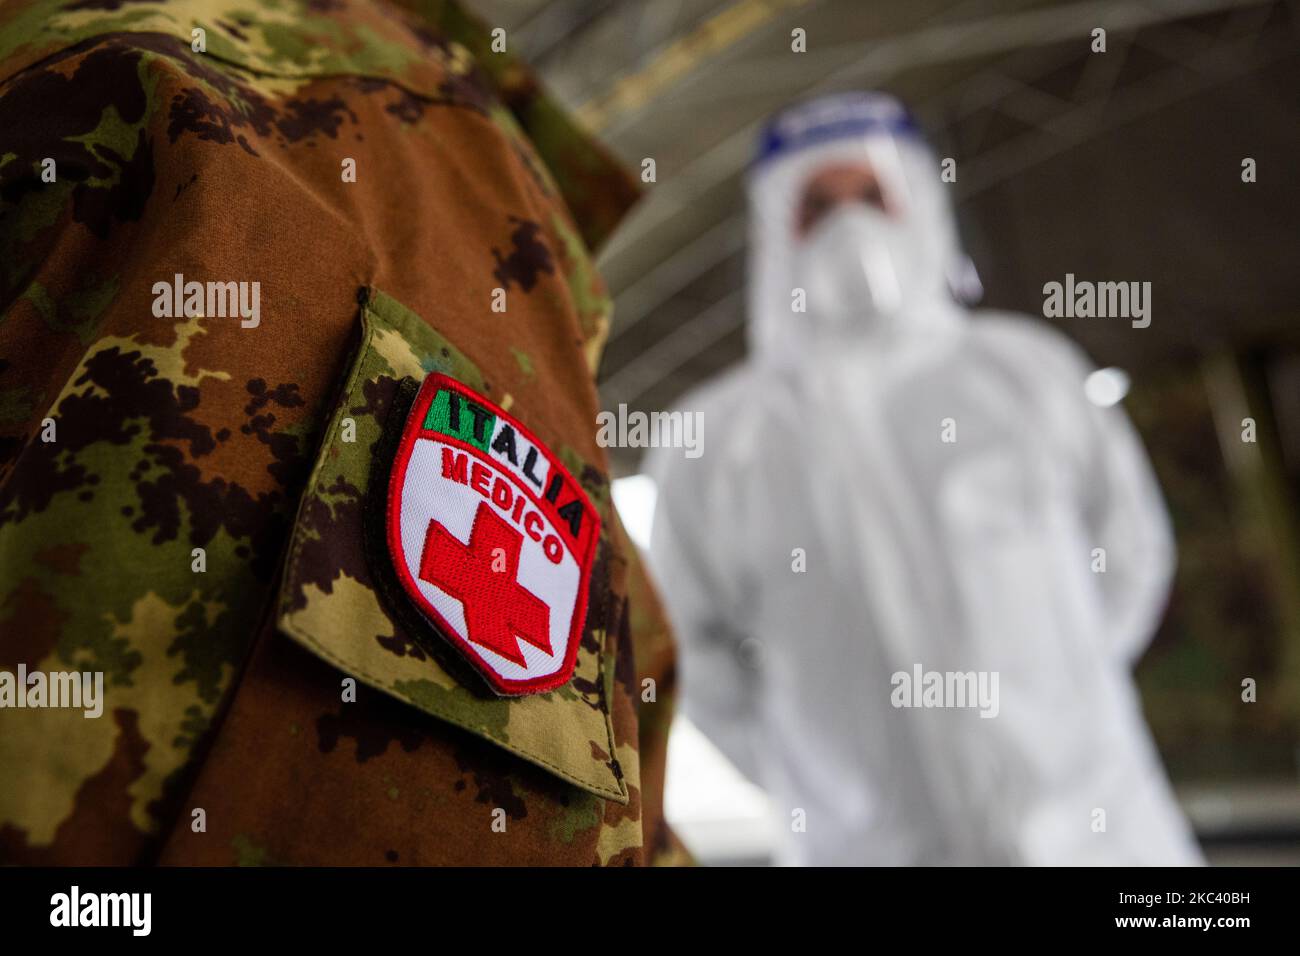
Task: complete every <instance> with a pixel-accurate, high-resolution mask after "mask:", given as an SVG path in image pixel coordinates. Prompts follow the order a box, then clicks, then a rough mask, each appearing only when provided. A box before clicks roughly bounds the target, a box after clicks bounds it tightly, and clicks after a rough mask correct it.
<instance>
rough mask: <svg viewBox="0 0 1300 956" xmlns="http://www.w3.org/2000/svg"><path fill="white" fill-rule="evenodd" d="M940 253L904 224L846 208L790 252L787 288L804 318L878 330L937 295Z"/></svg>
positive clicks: (856, 207) (870, 210)
mask: <svg viewBox="0 0 1300 956" xmlns="http://www.w3.org/2000/svg"><path fill="white" fill-rule="evenodd" d="M939 252H940V250H939V249H938V248H937V244H936V243H934V242H927V241H926V237H924V236H922V235H920V234H919V231H918V230H917V229H916V228H915V227H914V226H913V225H912V224H911V223H909V222H907V221H905V220H904V221H900V220H898V219H896V218H893V217H891V216H888V215H886V214H885V213H883V212H881V211H879V210H877V209H875V208H873V207H870V206H867V205H865V204H860V203H852V204H847V205H843V206H841V207H840V208H838V209H836V210H835V211H833V212H832V213H830V214H829V215H828V216H826V217H825V218H824V219H823V220H822V221H821V222H819V223H818V224H817V225H816V226H815V227H814V228H813V230H812V232H811V233H809V234H808V236H807V237H805V239H804V241H803V242H802V243H800V244H799V246H798V247H797V249H796V251H795V257H794V262H793V268H794V279H795V283H794V284H795V285H796V286H799V287H802V288H803V289H804V291H805V292H806V293H807V297H808V312H809V314H810V315H812V316H814V317H816V318H817V319H818V320H819V321H821V322H823V323H830V324H832V325H834V326H836V327H845V328H848V327H849V326H851V325H855V324H856V325H862V324H866V325H876V326H879V325H881V324H883V323H882V322H881V320H888V319H895V318H901V317H902V314H903V313H905V312H906V311H907V309H908V307H909V306H914V305H918V304H920V303H923V302H924V301H926V300H928V299H933V298H934V297H935V296H936V295H941V294H942V289H943V286H944V276H943V269H942V264H941V262H940V261H939V259H940V256H939ZM873 320H874V321H873Z"/></svg>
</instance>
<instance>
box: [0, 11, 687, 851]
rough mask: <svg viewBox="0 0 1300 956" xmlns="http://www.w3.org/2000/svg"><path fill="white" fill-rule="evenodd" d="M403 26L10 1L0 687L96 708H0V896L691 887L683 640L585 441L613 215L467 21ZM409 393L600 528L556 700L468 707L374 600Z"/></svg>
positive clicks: (1, 293)
mask: <svg viewBox="0 0 1300 956" xmlns="http://www.w3.org/2000/svg"><path fill="white" fill-rule="evenodd" d="M411 6H412V9H410V10H402V9H399V8H398V7H396V6H390V5H386V4H383V3H379V2H367V0H312V2H305V3H299V2H287V0H272V2H260V3H257V4H240V3H237V2H233V0H189V2H182V0H176V2H161V3H160V2H131V0H62V2H11V3H7V4H5V5H4V6H3V7H0V670H4V671H8V672H9V673H11V674H16V673H17V672H18V668H19V667H20V666H22V667H25V668H26V669H27V671H29V672H31V671H44V672H55V671H72V670H76V671H101V672H103V673H104V675H105V680H106V686H105V698H106V699H105V703H104V710H103V716H102V717H100V718H98V719H88V718H86V717H84V716H83V714H82V712H81V711H79V710H73V709H55V708H44V709H12V708H0V862H2V863H37V862H39V863H78V864H102V863H106V864H124V863H137V862H150V861H162V862H167V863H205V864H232V863H241V864H243V863H253V864H256V863H289V864H296V863H320V864H375V863H380V864H382V863H385V862H396V863H409V864H441V863H463V864H479V863H564V864H581V865H588V864H632V863H641V862H662V861H671V860H677V859H680V858H681V853H680V849H679V846H678V844H677V843H676V842H675V841H674V840H673V838H672V836H671V834H670V833H669V831H668V830H667V828H666V827H665V826H664V825H663V821H662V812H661V802H662V801H661V790H662V783H663V766H664V761H663V755H664V750H665V746H666V738H667V728H668V725H669V722H670V719H671V713H672V697H673V654H672V643H671V637H670V635H669V634H668V631H667V628H666V626H665V624H664V621H663V615H662V613H661V612H660V611H659V609H658V604H657V601H656V600H655V598H654V595H653V591H652V589H651V586H650V584H649V582H648V581H646V580H645V576H644V573H643V572H642V570H641V568H640V565H639V563H638V562H637V561H636V557H635V553H634V549H633V548H632V546H631V545H630V544H629V543H628V541H627V540H626V538H625V536H624V535H623V532H622V530H621V528H620V526H619V524H618V521H617V518H616V516H615V515H614V514H613V509H612V505H611V503H610V498H609V493H608V474H607V464H606V461H605V457H604V453H603V450H602V449H601V448H600V447H599V446H598V445H597V444H596V441H595V424H594V422H595V412H596V394H595V388H594V385H593V383H592V370H593V368H594V366H595V363H596V362H597V361H598V360H599V354H600V348H601V345H602V343H603V338H604V333H605V330H606V328H607V326H608V312H609V301H608V297H607V296H606V294H605V291H604V288H603V285H602V283H601V280H600V278H599V276H598V275H597V273H596V271H595V269H594V267H593V265H592V262H591V258H590V250H591V249H592V248H593V247H594V246H595V244H596V243H598V242H599V241H600V240H601V238H603V236H604V235H605V234H607V233H608V231H609V230H610V229H611V228H612V227H613V225H614V223H615V222H616V221H617V220H618V218H619V216H620V215H621V213H622V211H623V210H624V209H625V208H626V206H627V205H628V204H629V203H630V201H631V200H632V199H633V197H634V195H635V187H634V186H633V185H632V183H631V180H630V179H629V178H628V177H627V176H626V175H625V174H624V173H623V172H622V171H621V170H620V169H619V168H618V167H617V166H615V165H614V164H613V163H612V162H611V161H610V160H609V158H608V157H607V156H606V155H605V154H604V153H603V152H601V150H600V149H599V148H598V147H597V146H595V145H594V144H592V143H591V142H589V141H587V140H586V139H585V138H584V137H582V136H581V135H580V133H579V131H578V130H577V129H576V128H575V127H574V126H572V125H571V124H570V123H569V121H568V120H567V119H565V118H564V116H563V113H562V112H561V111H559V110H558V109H557V108H556V107H555V106H554V105H553V104H551V103H550V102H549V101H548V100H547V99H546V98H545V96H544V95H543V94H542V93H541V91H540V90H539V88H538V87H537V85H536V83H535V81H534V80H533V79H532V78H531V76H530V75H529V74H528V73H527V71H526V69H525V68H524V67H523V66H522V65H521V64H520V63H519V62H518V61H516V60H514V59H513V58H511V57H510V56H509V55H508V54H494V53H492V52H491V50H490V47H489V46H488V42H487V40H486V31H485V29H484V27H483V26H482V25H480V24H478V23H476V22H475V21H474V20H473V19H472V18H470V17H468V16H467V15H466V14H465V13H463V12H462V11H461V10H460V9H459V8H457V7H455V6H453V5H450V4H442V3H424V4H413V5H411ZM196 29H201V30H202V31H203V33H202V34H195V33H194V32H193V31H195V30H196ZM196 36H198V37H201V38H202V39H203V41H204V44H205V49H204V51H203V52H196V50H195V49H194V45H197V41H196ZM51 161H52V162H51ZM349 164H353V168H355V181H349V177H348V176H347V175H346V173H347V170H348V168H349ZM176 276H183V277H184V280H186V281H191V280H192V281H197V282H201V283H241V282H243V283H248V284H250V285H251V283H252V282H257V283H259V286H258V288H259V289H260V294H259V295H260V298H259V301H260V313H259V316H258V319H257V321H256V322H251V321H242V320H241V318H240V317H238V316H234V315H230V314H221V313H220V312H216V313H215V314H214V312H213V310H212V309H197V310H195V309H184V310H177V311H176V312H174V313H172V316H170V317H169V316H167V315H165V314H162V315H160V314H159V294H158V293H157V292H156V291H155V286H156V285H157V284H159V283H163V284H170V283H172V282H173V279H174V277H176ZM177 281H180V280H177ZM496 289H504V290H505V295H506V309H505V311H504V312H500V311H495V312H494V311H493V310H492V308H491V304H492V302H493V294H494V290H496ZM209 302H210V300H209ZM164 311H165V310H164ZM435 370H436V371H441V372H444V373H446V374H449V375H452V376H453V377H456V378H458V379H460V380H461V381H464V382H466V383H467V384H469V385H471V386H472V387H473V388H475V389H476V390H478V391H480V392H482V394H484V395H487V396H490V397H491V398H492V399H493V400H494V401H496V402H497V403H499V404H500V405H501V406H502V407H503V408H507V409H509V410H510V411H511V414H512V415H516V416H518V417H519V418H520V420H521V421H523V422H525V423H527V425H528V426H529V428H531V429H532V430H533V431H534V432H535V433H536V434H537V435H538V436H539V437H540V438H541V439H542V440H543V441H545V442H546V443H547V444H548V445H549V447H550V448H552V449H553V450H555V451H556V452H557V453H558V454H560V455H561V457H562V458H563V460H564V461H565V462H566V463H567V464H568V466H569V467H570V468H571V470H572V473H573V474H574V475H576V476H579V478H580V480H581V482H582V483H583V485H584V487H585V488H586V490H587V492H588V494H589V495H590V497H591V499H592V500H593V502H595V503H596V505H597V508H598V510H599V511H600V513H601V518H602V522H601V537H600V541H599V543H598V547H597V557H596V564H595V568H594V570H593V572H592V580H591V599H590V602H589V608H588V614H587V619H586V624H585V629H584V632H583V639H582V643H581V650H580V654H579V659H578V665H577V672H576V675H575V677H574V679H573V680H572V681H571V682H570V683H569V684H567V685H566V686H564V687H562V688H560V689H559V690H557V691H553V692H550V693H547V694H541V695H536V696H533V697H527V698H510V699H506V698H499V697H495V696H494V695H492V694H491V693H490V692H489V691H487V690H485V688H484V687H483V686H482V685H481V684H476V683H475V681H474V680H473V677H472V675H467V674H466V673H465V672H464V671H463V669H461V668H459V667H458V666H457V664H456V661H455V660H454V659H451V657H446V658H444V656H443V655H439V654H436V653H432V652H430V651H428V650H427V648H428V647H429V644H428V643H427V642H426V641H420V640H417V639H416V638H417V637H419V636H421V635H417V634H415V633H413V631H415V630H418V629H419V628H420V627H421V623H420V622H419V621H418V620H416V621H413V620H412V619H411V617H410V616H409V614H408V613H406V612H404V611H403V610H402V608H401V607H400V606H399V605H400V602H398V601H397V600H396V599H395V598H394V596H393V595H392V594H391V593H388V592H387V591H385V589H384V588H383V586H382V582H381V581H379V580H377V578H376V573H375V570H374V569H375V567H376V563H375V562H376V557H375V554H374V552H373V550H372V549H370V547H369V545H368V538H367V531H366V528H367V522H366V518H365V512H366V509H367V508H369V507H372V506H373V504H374V501H375V498H376V496H377V495H382V493H383V488H382V482H379V483H378V484H376V475H377V474H379V473H380V472H381V471H382V468H383V467H384V465H385V462H384V459H383V456H384V454H385V452H386V451H387V449H388V444H387V443H388V441H389V436H390V435H391V432H392V427H393V425H392V421H393V417H394V416H396V417H398V418H400V412H401V408H402V401H403V396H404V395H406V394H408V391H409V387H410V385H411V383H414V382H417V381H418V380H419V379H420V378H422V377H423V376H424V375H425V374H427V373H429V372H431V371H435ZM399 427H400V426H399ZM345 429H347V430H348V434H349V435H354V440H352V439H350V438H345V437H344V430H345ZM376 469H379V471H377V470H376ZM423 636H424V637H427V636H428V635H423ZM347 678H353V679H355V681H356V683H357V685H358V686H357V689H356V700H355V702H353V701H350V700H345V699H344V695H343V693H342V688H343V686H344V683H345V679H347ZM647 688H648V690H647ZM198 811H202V813H199V812H198ZM200 822H201V824H202V825H201V826H200Z"/></svg>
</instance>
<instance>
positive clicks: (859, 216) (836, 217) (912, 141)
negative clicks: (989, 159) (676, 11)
mask: <svg viewBox="0 0 1300 956" xmlns="http://www.w3.org/2000/svg"><path fill="white" fill-rule="evenodd" d="M939 174H940V169H939V165H938V162H937V160H936V159H935V157H934V156H933V155H932V154H931V152H930V151H929V149H928V148H927V147H926V145H925V143H924V141H923V140H922V139H921V137H920V134H919V132H918V131H917V129H916V127H915V126H914V124H913V123H912V120H911V117H910V116H909V115H908V114H907V112H906V110H904V109H903V107H902V106H901V105H900V104H899V103H898V102H897V101H896V100H894V99H892V98H891V97H888V96H883V95H880V94H871V93H852V94H843V95H838V96H831V97H825V98H822V99H818V100H813V101H811V102H809V103H805V104H801V105H799V106H795V107H792V108H790V109H788V110H785V111H783V112H782V113H779V114H777V116H776V117H775V118H774V119H773V120H772V121H771V122H770V123H769V124H768V126H767V128H766V130H765V131H764V133H763V136H762V139H761V142H760V148H759V155H758V158H757V159H756V161H755V164H754V166H753V168H752V170H751V172H750V177H749V184H748V185H749V198H750V213H751V225H750V229H751V236H750V276H749V293H750V296H749V319H750V326H749V331H750V345H751V349H752V351H753V352H754V354H755V355H756V356H757V357H759V359H760V360H764V361H777V362H781V361H787V360H789V359H790V358H792V357H794V356H796V355H798V354H799V353H800V352H801V351H802V350H804V348H805V346H806V345H807V344H808V343H810V342H813V341H817V340H822V339H826V338H833V337H839V336H844V335H861V334H864V333H866V334H869V333H893V334H907V333H910V332H918V331H926V330H931V331H932V330H934V329H936V328H939V327H950V326H951V325H952V323H953V322H954V321H956V319H957V316H958V310H957V308H956V307H955V305H954V302H953V289H954V287H955V286H956V285H957V284H958V282H959V281H960V282H961V283H963V284H965V285H966V287H967V289H969V279H970V276H971V274H972V270H971V267H970V264H969V260H967V259H966V257H965V256H964V255H962V253H961V250H960V248H959V246H958V242H957V235H956V229H955V225H954V222H953V218H952V214H951V211H950V208H949V205H948V198H947V196H946V194H945V193H944V187H943V184H942V183H941V182H940V179H939Z"/></svg>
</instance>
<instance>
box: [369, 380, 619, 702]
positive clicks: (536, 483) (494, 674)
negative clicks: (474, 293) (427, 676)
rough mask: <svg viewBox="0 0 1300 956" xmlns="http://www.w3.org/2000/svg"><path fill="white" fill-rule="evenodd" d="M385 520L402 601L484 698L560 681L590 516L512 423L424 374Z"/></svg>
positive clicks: (568, 660) (586, 568) (582, 497)
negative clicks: (471, 675) (457, 656)
mask: <svg viewBox="0 0 1300 956" xmlns="http://www.w3.org/2000/svg"><path fill="white" fill-rule="evenodd" d="M387 526H388V527H387V538H388V551H389V555H390V557H391V558H392V561H393V566H394V568H395V569H396V571H397V578H398V580H399V581H400V582H401V584H402V588H403V589H404V590H405V592H406V595H407V596H408V597H409V598H410V599H411V600H412V601H413V602H414V603H415V606H416V607H417V608H418V609H419V610H420V612H421V614H423V616H424V617H425V618H426V619H427V620H428V621H429V622H430V623H431V624H432V625H433V626H434V628H435V629H436V630H437V631H438V633H439V634H440V635H441V636H442V637H443V638H444V639H445V640H447V641H448V642H449V643H450V644H451V645H452V646H453V647H455V648H456V649H457V650H458V651H459V652H460V653H461V654H462V655H463V656H464V657H465V658H466V659H467V660H468V661H469V662H470V663H471V664H473V665H474V667H475V668H476V669H477V670H478V671H479V672H480V673H481V674H482V675H483V677H484V678H485V679H486V680H487V682H488V684H489V685H490V686H491V687H492V689H493V690H494V691H496V692H497V693H498V694H501V695H503V696H517V695H521V694H535V693H540V692H542V691H547V690H553V689H554V688H556V687H559V686H561V685H562V684H565V683H567V682H568V680H569V678H570V677H572V676H573V667H574V662H575V660H576V659H577V655H578V643H579V641H580V640H581V639H582V629H583V624H584V622H585V619H586V615H587V587H588V577H589V574H590V571H591V564H592V558H593V557H594V555H595V552H596V541H597V539H598V537H599V534H600V517H599V515H598V514H597V513H596V509H595V508H594V507H593V506H592V504H591V501H590V499H589V498H588V497H587V494H586V492H585V491H583V489H582V487H581V486H580V485H579V484H578V482H577V481H576V480H575V479H574V478H573V476H572V475H571V474H569V471H568V470H567V469H566V468H565V467H564V466H563V465H562V464H561V463H560V460H559V459H558V458H557V457H556V456H555V455H554V454H552V453H551V451H550V450H549V449H547V448H546V446H545V445H543V444H542V443H541V442H540V441H538V440H537V438H536V437H534V435H533V434H532V433H531V432H530V431H528V429H526V428H525V427H524V426H523V425H522V424H521V423H520V422H519V421H518V420H516V419H514V418H512V417H511V416H510V415H509V414H507V413H506V412H505V411H504V410H503V409H501V408H500V407H498V406H497V405H495V404H493V403H492V402H490V401H488V400H487V399H486V398H484V397H483V396H481V395H479V394H477V393H476V392H474V391H473V390H471V389H469V388H467V387H466V386H465V385H463V384H462V383H460V382H457V381H456V380H455V379H452V378H449V377H448V376H446V375H440V374H433V375H430V376H428V377H427V378H426V379H425V380H424V384H423V385H422V386H421V387H420V392H419V394H418V395H417V396H416V399H415V403H414V404H413V405H412V406H411V411H410V414H409V415H408V417H407V420H406V425H405V427H404V428H403V430H402V438H401V442H400V443H399V445H398V447H397V457H396V460H395V461H394V463H393V469H392V477H391V478H390V480H389V488H388V507H387Z"/></svg>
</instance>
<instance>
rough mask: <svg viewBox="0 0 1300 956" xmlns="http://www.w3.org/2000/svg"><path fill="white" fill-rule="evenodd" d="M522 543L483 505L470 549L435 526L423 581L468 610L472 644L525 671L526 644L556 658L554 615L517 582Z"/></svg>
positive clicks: (426, 553) (427, 545)
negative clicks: (521, 644)
mask: <svg viewBox="0 0 1300 956" xmlns="http://www.w3.org/2000/svg"><path fill="white" fill-rule="evenodd" d="M523 543H524V536H523V534H521V533H520V532H518V531H516V530H515V529H514V528H512V527H510V525H508V524H506V522H505V520H504V519H503V518H501V517H500V516H499V515H497V513H496V512H495V511H493V510H492V507H491V506H490V505H489V504H488V503H487V502H486V501H480V502H479V505H478V514H477V515H476V516H475V518H474V530H473V531H471V532H470V535H469V544H468V545H464V544H461V543H460V542H459V541H457V540H456V538H455V537H454V536H453V535H452V534H451V532H449V531H448V530H447V529H446V528H444V527H443V526H442V525H440V524H438V522H437V521H430V522H429V535H428V537H427V538H426V539H425V541H424V556H423V557H422V558H421V559H420V578H421V580H424V581H428V582H429V583H430V584H435V585H437V586H438V587H440V588H441V589H442V590H443V591H445V592H446V593H448V594H450V595H451V596H452V597H454V598H456V599H457V600H458V601H460V602H461V603H462V604H463V605H465V627H466V630H467V632H468V634H467V636H468V637H469V639H470V640H471V641H473V642H474V643H475V644H481V645H482V646H484V647H487V648H490V649H492V650H494V651H496V652H497V653H498V654H500V655H501V656H502V657H504V658H506V659H507V660H511V661H514V662H515V663H516V664H521V665H522V664H524V663H525V660H524V655H523V654H522V653H521V652H520V650H519V641H521V640H522V641H527V642H528V643H529V644H531V645H533V646H534V647H537V648H541V649H542V650H544V651H545V652H546V653H548V654H549V653H551V639H550V637H549V636H548V633H547V632H548V631H549V630H550V619H551V609H550V608H548V607H547V606H546V603H545V602H544V601H542V600H541V599H540V598H539V597H537V595H535V594H533V592H532V591H530V590H528V589H527V588H526V587H524V586H523V585H522V584H520V583H519V582H518V581H517V580H515V575H517V574H518V573H519V549H520V548H521V547H522V546H523Z"/></svg>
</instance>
